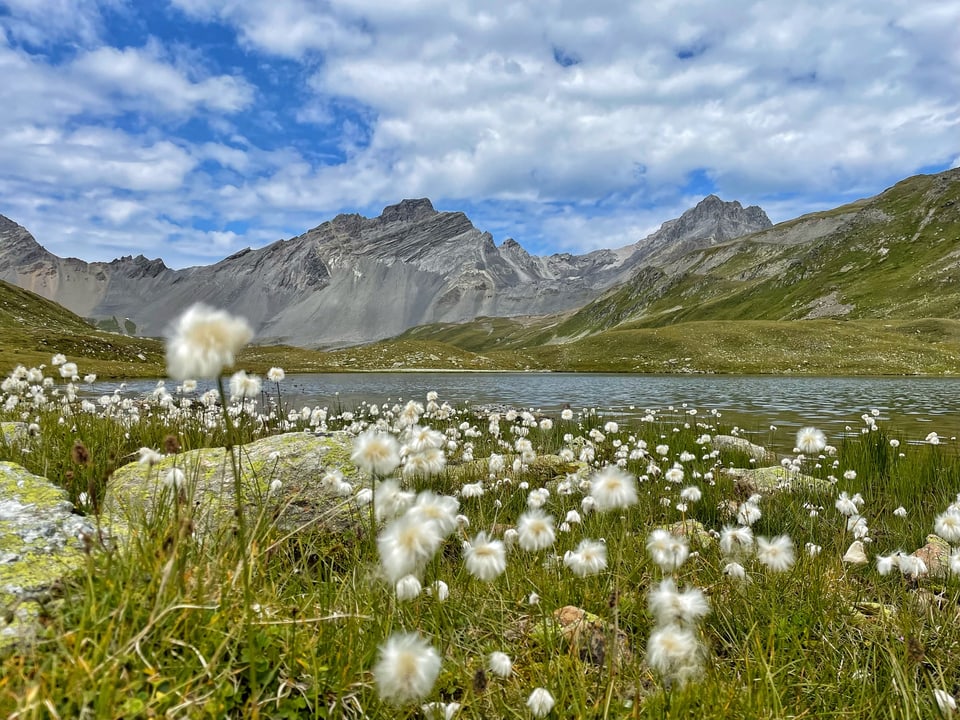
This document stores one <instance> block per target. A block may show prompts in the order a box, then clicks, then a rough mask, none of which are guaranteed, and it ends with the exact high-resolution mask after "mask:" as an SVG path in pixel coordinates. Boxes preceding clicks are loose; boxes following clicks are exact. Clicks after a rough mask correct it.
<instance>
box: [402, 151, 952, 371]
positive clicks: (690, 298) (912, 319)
mask: <svg viewBox="0 0 960 720" xmlns="http://www.w3.org/2000/svg"><path fill="white" fill-rule="evenodd" d="M704 202H706V201H704ZM682 219H683V218H681V220H682ZM668 225H669V223H665V225H664V227H667V226H668ZM661 232H663V230H662V229H661ZM681 244H682V242H680V243H677V242H675V243H671V244H667V245H666V246H665V247H664V249H663V250H661V251H653V252H651V253H650V254H649V255H648V256H647V261H646V262H645V263H643V264H641V265H640V266H639V268H638V269H637V270H636V271H635V272H634V274H633V275H632V276H631V277H630V278H629V279H628V280H626V281H625V282H623V283H621V284H619V285H617V286H614V287H612V288H610V289H609V290H607V291H606V292H605V293H603V294H601V295H600V296H599V297H597V298H596V299H594V300H592V301H590V302H588V303H587V304H586V305H584V306H582V307H581V308H579V309H577V310H575V311H573V312H568V313H564V314H560V315H553V316H545V317H539V318H525V319H524V320H523V321H522V322H520V321H519V320H516V319H504V318H499V319H490V318H483V319H479V320H477V321H474V322H472V323H467V324H462V325H459V326H453V325H441V324H437V325H430V326H424V327H418V328H414V329H411V330H410V331H408V332H407V333H405V335H404V336H403V337H405V338H410V339H419V340H423V341H426V340H430V341H434V342H448V343H450V344H453V345H456V346H457V347H460V348H463V349H466V350H470V351H471V352H486V351H490V350H493V349H497V350H500V349H509V350H512V351H519V350H524V351H529V352H532V353H533V356H532V357H531V362H533V363H538V362H543V361H545V359H546V358H545V354H546V353H550V354H552V356H553V359H552V360H551V366H553V367H569V368H570V369H575V368H581V369H583V368H584V367H590V368H593V369H599V368H603V367H605V366H604V365H603V363H602V362H601V360H602V361H603V362H608V361H609V362H613V364H614V365H616V364H617V362H619V361H614V357H615V356H617V357H618V356H619V354H620V353H621V352H622V354H623V357H628V356H630V357H634V358H639V357H641V356H642V355H643V353H644V344H643V343H646V344H647V345H648V346H649V343H650V342H652V341H653V337H654V336H652V335H651V334H650V333H639V332H634V331H640V330H656V329H665V328H670V329H671V332H670V333H669V336H670V337H673V338H677V337H679V332H673V328H678V329H679V328H687V329H689V330H690V331H691V332H695V333H696V334H697V335H700V336H702V337H705V336H706V335H707V334H708V333H706V332H705V331H704V327H706V323H714V324H717V323H728V322H729V323H740V324H741V325H743V326H744V327H743V328H741V330H738V331H736V333H735V335H734V336H735V337H736V339H737V342H739V343H741V344H742V346H743V348H744V350H743V351H744V352H750V351H749V349H748V348H749V347H753V346H754V345H755V343H754V341H753V339H751V338H750V337H749V332H746V324H745V323H744V321H746V320H749V321H757V322H758V323H766V324H758V325H755V326H754V327H763V328H765V330H764V332H767V333H771V332H774V330H773V329H772V328H774V326H775V323H777V322H779V323H782V324H783V327H781V330H780V331H779V332H780V334H781V335H782V336H783V337H784V338H786V337H788V336H789V337H796V336H797V333H798V332H800V331H799V329H797V328H788V327H786V323H787V322H789V321H796V320H808V321H809V320H842V321H844V322H847V323H849V322H851V321H863V322H864V323H866V324H864V325H861V326H859V327H860V330H859V331H862V332H867V330H869V332H870V333H871V335H872V336H875V342H873V344H872V345H871V346H872V347H881V346H882V344H881V343H880V342H879V340H876V338H879V335H877V332H878V328H877V325H876V322H880V324H881V326H880V330H882V328H883V327H889V328H890V329H892V331H894V332H895V336H894V337H893V338H888V340H890V342H891V344H890V345H889V346H888V347H887V350H889V347H892V346H894V345H897V344H899V345H903V344H905V343H908V342H909V339H910V338H911V333H912V334H914V335H916V336H918V337H919V336H921V335H922V336H923V338H924V341H925V342H926V343H928V344H929V343H930V342H935V341H936V338H938V337H942V338H944V340H945V341H946V340H949V342H951V343H953V342H955V340H956V338H955V337H954V335H955V325H956V323H953V324H951V323H944V322H941V321H940V320H930V321H927V320H925V319H927V318H934V319H956V318H960V169H954V170H948V171H946V172H943V173H939V174H936V175H918V176H915V177H911V178H908V179H906V180H903V181H902V182H899V183H897V184H896V185H894V186H893V187H891V188H888V189H887V190H885V191H884V192H882V193H881V194H879V195H877V196H875V197H871V198H866V199H863V200H859V201H857V202H854V203H850V204H848V205H843V206H841V207H838V208H835V209H833V210H828V211H826V212H818V213H813V214H810V215H805V216H803V217H800V218H797V219H795V220H791V221H788V222H784V223H779V224H778V225H775V226H773V227H770V228H768V229H766V230H761V231H759V232H754V233H750V234H746V235H743V236H742V237H739V238H736V239H732V240H725V241H720V242H714V243H700V244H699V245H694V246H693V247H687V249H686V252H682V251H680V250H674V248H677V247H678V246H679V245H681ZM894 321H900V322H894ZM884 323H886V325H884ZM905 323H906V324H905ZM917 323H920V324H917ZM714 327H715V328H716V327H717V326H716V325H715V326H714ZM904 327H909V328H913V330H911V331H910V333H907V332H900V330H899V329H898V328H904ZM694 328H696V329H694ZM865 328H866V330H865ZM741 331H742V332H744V333H745V334H742V335H741V334H739V333H740V332H741ZM914 331H915V332H914ZM657 337H660V338H661V339H662V338H664V337H667V334H664V333H661V334H660V335H659V336H657ZM824 337H826V336H824ZM641 338H642V342H641V341H640V339H641ZM613 339H615V341H614V340H613ZM635 340H636V341H637V342H634V341H635ZM894 340H895V342H893V341H894ZM601 341H602V342H601ZM718 342H719V341H718ZM694 345H695V343H694ZM601 347H606V348H607V350H606V351H603V352H606V357H605V358H601V357H600V356H599V355H598V348H601ZM614 347H616V348H618V350H617V353H616V354H614V353H613V351H612V348H614ZM686 347H687V348H689V347H691V346H690V345H689V344H688V345H686ZM836 347H837V346H836V345H835V346H834V349H835V348H836ZM844 347H847V346H844ZM821 349H822V350H823V351H824V352H828V353H829V352H830V345H829V344H826V345H824V347H823V348H821ZM707 351H708V348H703V349H702V350H701V351H700V354H704V353H706V352H707ZM603 352H600V354H601V355H602V354H603ZM845 352H848V353H849V352H851V350H850V348H849V347H847V350H846V351H845ZM686 354H691V353H690V352H689V349H688V350H687V353H686ZM565 358H569V362H567V360H566V359H565ZM584 358H587V359H588V360H589V362H588V363H586V364H584V363H582V362H581V360H583V359H584ZM621 364H622V363H621ZM728 366H732V364H731V365H728ZM887 367H893V366H887ZM903 367H918V365H914V366H911V365H910V364H909V363H907V364H905V365H904V366H903ZM648 369H649V368H648Z"/></svg>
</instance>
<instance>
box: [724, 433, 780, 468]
mask: <svg viewBox="0 0 960 720" xmlns="http://www.w3.org/2000/svg"><path fill="white" fill-rule="evenodd" d="M712 442H713V447H715V448H716V449H717V450H721V451H723V450H734V451H736V452H742V453H744V454H746V455H749V456H750V457H752V458H754V459H755V460H756V461H757V462H758V463H759V462H762V463H771V462H776V461H777V454H776V453H774V452H771V451H770V450H767V449H766V448H765V447H763V446H762V445H755V444H754V443H752V442H750V441H749V440H747V439H746V438H742V437H737V436H736V435H714V436H713V441H712Z"/></svg>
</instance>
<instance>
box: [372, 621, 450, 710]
mask: <svg viewBox="0 0 960 720" xmlns="http://www.w3.org/2000/svg"><path fill="white" fill-rule="evenodd" d="M439 674H440V655H439V654H438V653H437V651H436V650H434V649H433V648H432V647H431V646H430V643H428V642H427V641H426V640H424V639H423V638H421V637H420V636H419V635H417V634H416V633H398V634H395V635H392V636H390V638H388V639H387V641H386V642H385V643H384V644H383V645H381V646H380V659H379V661H378V662H377V664H376V666H375V667H374V668H373V677H374V680H375V681H376V683H377V691H378V692H379V694H380V698H381V699H382V700H384V701H386V702H388V703H391V704H395V705H403V704H405V703H409V702H415V701H417V700H420V699H422V698H424V697H426V696H427V695H429V694H430V691H431V690H432V689H433V685H434V683H435V682H436V681H437V676H438V675H439Z"/></svg>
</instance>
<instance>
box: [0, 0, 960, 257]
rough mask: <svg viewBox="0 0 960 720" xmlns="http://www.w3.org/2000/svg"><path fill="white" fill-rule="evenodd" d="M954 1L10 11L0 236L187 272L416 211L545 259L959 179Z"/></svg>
mask: <svg viewBox="0 0 960 720" xmlns="http://www.w3.org/2000/svg"><path fill="white" fill-rule="evenodd" d="M958 28H960V0H942V1H939V2H926V1H920V2H918V1H917V0H912V1H911V2H901V1H900V0H883V1H880V2H878V1H877V0H845V2H843V3H836V2H832V1H831V2H801V3H792V2H789V3H788V2H771V1H770V0H765V1H763V2H745V1H741V0H725V1H724V2H722V3H720V2H716V0H698V1H689V2H680V1H672V0H645V1H644V2H637V1H636V0H594V1H593V2H589V3H587V2H580V1H579V0H566V1H565V0H538V2H532V1H529V2H521V1H518V2H496V3H491V2H489V1H488V0H407V1H406V2H392V3H385V2H379V1H377V0H324V1H323V2H320V1H314V0H269V2H267V1H260V0H256V1H254V0H149V1H147V0H0V74H2V77H3V78H4V80H3V82H2V83H0V214H4V215H7V216H8V217H10V218H12V219H13V220H15V221H17V222H19V223H20V224H22V225H24V226H25V227H27V228H28V229H29V230H30V231H31V232H33V234H34V236H35V237H36V238H37V239H38V240H39V241H40V243H41V244H43V245H45V246H46V247H47V248H49V249H50V250H51V251H53V252H55V253H57V254H59V255H69V256H74V257H80V258H83V259H85V260H110V259H112V258H115V257H118V256H120V255H129V254H138V253H143V254H144V255H147V256H148V257H151V258H153V257H162V258H163V259H164V261H165V262H167V264H168V265H170V266H172V267H184V266H187V265H194V264H206V263H210V262H214V261H216V260H218V259H220V258H222V257H225V256H226V255H229V254H231V253H233V252H235V251H237V250H239V249H241V248H244V247H247V246H252V247H257V246H260V245H264V244H266V243H269V242H273V241H274V240H277V239H279V238H288V237H292V236H294V235H298V234H300V233H302V232H304V231H305V230H307V229H309V228H311V227H314V226H316V225H318V224H320V223H321V222H323V221H325V220H328V219H330V218H332V217H333V216H334V215H336V214H337V213H340V212H360V213H363V214H365V215H368V216H371V215H377V214H379V212H380V210H381V209H382V208H383V206H385V205H388V204H392V203H395V202H397V201H399V200H400V199H402V198H408V197H429V198H431V199H432V200H433V202H434V205H435V206H436V207H437V208H438V209H441V210H462V211H464V212H466V213H467V214H468V215H469V216H470V218H471V219H472V220H473V222H474V224H475V225H476V226H477V227H479V228H480V229H483V230H488V231H490V232H491V233H493V235H494V239H495V240H496V242H497V243H500V242H502V241H503V240H505V239H506V238H508V237H514V238H516V239H517V240H518V241H519V242H520V243H521V244H522V245H523V246H524V247H525V248H527V249H528V250H529V251H531V252H533V253H540V254H547V253H551V252H587V251H589V250H592V249H596V248H600V247H619V246H622V245H626V244H628V243H632V242H635V241H636V240H639V239H640V238H642V237H644V236H646V235H647V234H648V233H650V232H652V231H654V230H655V229H656V228H657V227H658V226H659V225H660V223H661V222H663V221H664V220H667V219H670V218H672V217H676V216H677V215H679V214H680V213H681V212H682V211H683V210H685V209H686V208H688V207H691V206H692V205H693V204H695V203H696V202H697V201H698V200H700V199H701V198H702V197H703V196H704V195H706V194H708V193H711V192H713V193H717V194H718V195H720V197H722V198H723V199H725V200H739V201H741V202H742V203H743V204H744V205H750V204H758V205H760V206H761V207H763V208H764V209H765V210H766V211H767V213H768V214H769V215H770V217H771V219H773V220H774V221H775V222H776V221H780V220H786V219H790V218H792V217H796V216H798V215H800V214H803V213H806V212H811V211H814V210H818V209H825V208H829V207H833V206H836V205H838V204H840V203H842V202H845V201H848V200H853V199H856V198H859V197H864V196H868V195H873V194H875V193H877V192H879V191H881V190H883V189H884V188H886V187H888V186H889V185H892V184H893V183H894V182H896V181H897V180H899V179H902V178H904V177H907V176H909V175H912V174H915V173H917V172H936V171H939V170H944V169H947V168H949V167H956V166H958V164H960V82H958V81H957V78H958V77H960V36H958V33H960V31H958Z"/></svg>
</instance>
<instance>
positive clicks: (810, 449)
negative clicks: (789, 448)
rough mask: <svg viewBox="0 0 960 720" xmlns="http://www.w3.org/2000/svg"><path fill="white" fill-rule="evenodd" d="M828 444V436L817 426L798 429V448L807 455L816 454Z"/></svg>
mask: <svg viewBox="0 0 960 720" xmlns="http://www.w3.org/2000/svg"><path fill="white" fill-rule="evenodd" d="M826 446H827V436H826V435H824V434H823V431H822V430H818V429H817V428H815V427H805V428H800V429H799V430H798V431H797V449H798V450H799V451H800V452H802V453H804V454H806V455H816V454H817V453H819V452H820V451H821V450H823V449H824V448H825V447H826Z"/></svg>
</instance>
